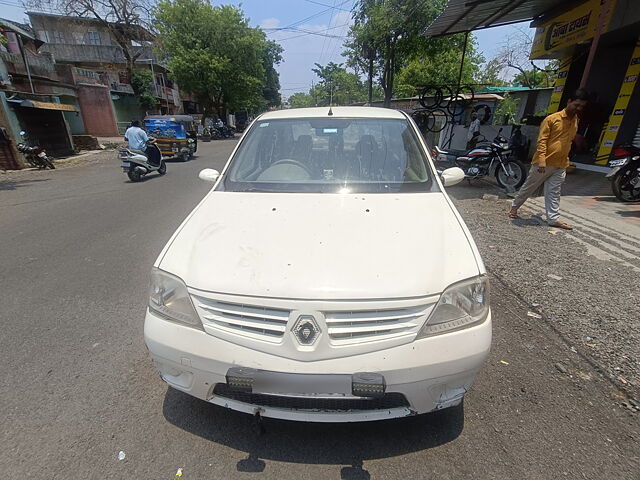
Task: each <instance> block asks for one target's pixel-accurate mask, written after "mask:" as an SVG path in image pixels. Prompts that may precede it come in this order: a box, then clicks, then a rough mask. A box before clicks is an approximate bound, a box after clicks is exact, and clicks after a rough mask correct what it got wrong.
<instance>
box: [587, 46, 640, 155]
mask: <svg viewBox="0 0 640 480" xmlns="http://www.w3.org/2000/svg"><path fill="white" fill-rule="evenodd" d="M638 76H640V39H638V41H637V42H636V48H635V49H634V50H633V53H632V54H631V60H629V66H628V67H627V73H625V74H624V79H623V80H622V85H621V86H620V92H619V93H618V99H617V100H616V104H615V106H614V107H613V112H611V115H610V116H609V123H608V124H607V126H606V127H605V131H604V133H603V135H602V140H601V143H600V149H599V150H598V156H597V157H596V158H597V160H596V163H597V164H600V165H606V164H607V162H608V161H609V155H610V154H611V150H612V148H613V145H614V144H615V141H616V138H617V136H618V130H620V125H622V120H623V119H624V115H625V113H626V112H627V108H628V107H629V101H630V100H631V95H632V94H633V89H634V88H635V87H636V84H637V83H638Z"/></svg>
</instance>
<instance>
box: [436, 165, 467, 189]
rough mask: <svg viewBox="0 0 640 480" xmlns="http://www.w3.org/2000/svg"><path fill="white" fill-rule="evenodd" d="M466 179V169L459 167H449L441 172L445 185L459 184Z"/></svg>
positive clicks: (441, 178)
mask: <svg viewBox="0 0 640 480" xmlns="http://www.w3.org/2000/svg"><path fill="white" fill-rule="evenodd" d="M463 179H464V170H462V169H461V168H459V167H451V168H447V169H446V170H445V171H443V172H442V173H441V174H440V180H442V184H443V185H444V186H445V187H451V186H453V185H457V184H458V183H460V182H461V181H462V180H463Z"/></svg>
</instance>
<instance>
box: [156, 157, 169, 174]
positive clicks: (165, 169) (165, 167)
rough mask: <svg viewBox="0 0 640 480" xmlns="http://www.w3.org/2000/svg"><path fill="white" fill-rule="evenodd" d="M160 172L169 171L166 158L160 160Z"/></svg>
mask: <svg viewBox="0 0 640 480" xmlns="http://www.w3.org/2000/svg"><path fill="white" fill-rule="evenodd" d="M158 173H159V174H160V175H164V174H165V173H167V164H166V163H164V160H162V161H161V162H160V168H158Z"/></svg>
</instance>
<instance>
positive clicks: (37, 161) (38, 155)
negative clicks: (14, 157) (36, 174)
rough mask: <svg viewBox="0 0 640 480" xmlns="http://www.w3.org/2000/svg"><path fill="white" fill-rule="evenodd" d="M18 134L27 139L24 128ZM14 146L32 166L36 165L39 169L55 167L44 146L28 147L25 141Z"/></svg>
mask: <svg viewBox="0 0 640 480" xmlns="http://www.w3.org/2000/svg"><path fill="white" fill-rule="evenodd" d="M20 136H21V137H22V138H23V140H25V141H26V140H27V132H25V131H24V130H23V131H22V132H20ZM16 148H17V149H18V151H19V152H20V153H22V154H24V157H25V159H26V160H27V162H29V165H31V166H32V167H37V168H40V169H43V168H50V169H51V170H53V169H55V168H56V167H55V165H54V164H53V159H52V158H51V157H49V156H48V155H47V152H46V151H45V149H44V148H40V147H30V146H29V145H27V144H26V143H19V144H18V145H16Z"/></svg>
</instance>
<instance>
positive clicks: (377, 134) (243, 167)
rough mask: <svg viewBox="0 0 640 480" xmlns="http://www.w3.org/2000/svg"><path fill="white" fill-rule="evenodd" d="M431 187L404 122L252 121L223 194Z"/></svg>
mask: <svg viewBox="0 0 640 480" xmlns="http://www.w3.org/2000/svg"><path fill="white" fill-rule="evenodd" d="M432 184H433V182H432V179H431V177H430V171H429V169H428V168H427V160H426V157H425V154H424V152H423V151H422V149H421V148H420V145H419V143H418V140H417V138H416V136H415V134H414V131H413V129H412V128H411V126H410V124H409V122H408V121H407V120H405V119H373V118H348V119H346V118H294V119H279V120H259V121H256V122H255V123H254V125H253V126H252V127H251V129H250V131H249V132H248V133H247V136H246V137H245V138H244V140H243V141H242V144H241V145H240V147H239V148H238V151H237V152H236V154H235V155H234V157H233V159H232V161H231V165H230V167H229V169H228V173H227V174H226V175H225V178H224V181H223V188H224V189H225V190H232V191H256V190H259V191H278V192H335V191H350V192H398V191H425V190H430V189H431V188H432ZM345 189H346V190H345Z"/></svg>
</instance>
